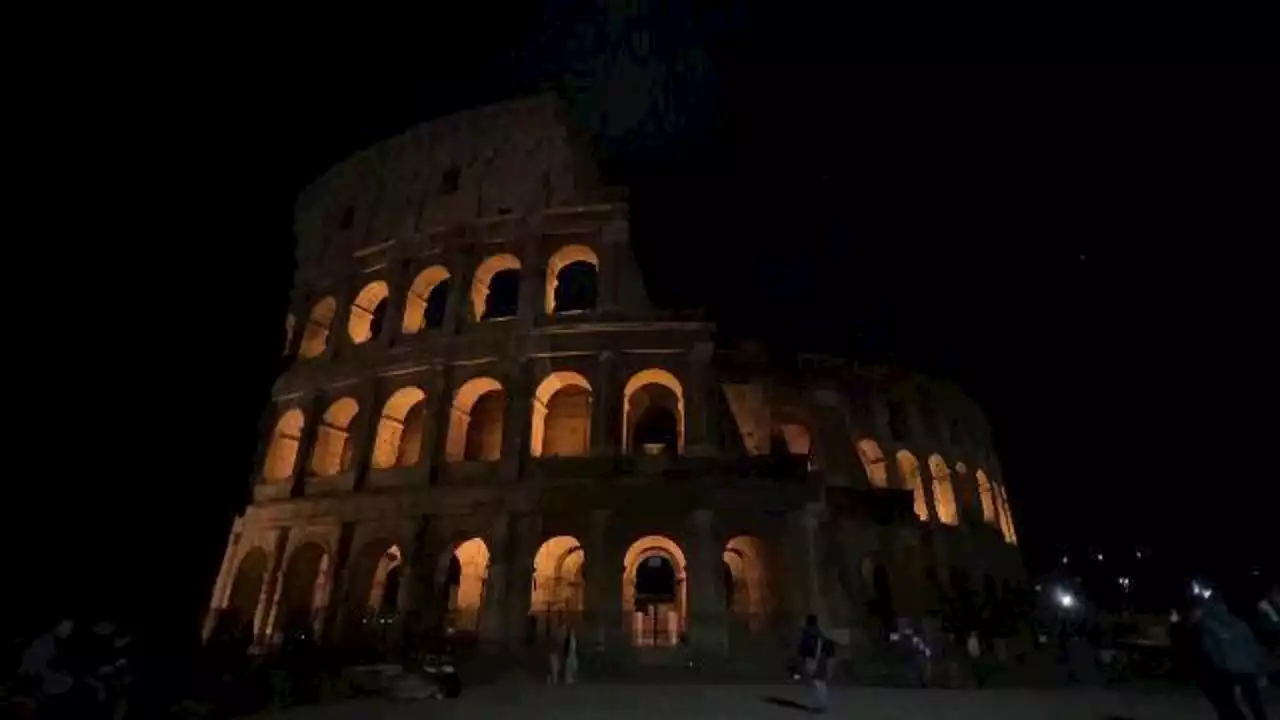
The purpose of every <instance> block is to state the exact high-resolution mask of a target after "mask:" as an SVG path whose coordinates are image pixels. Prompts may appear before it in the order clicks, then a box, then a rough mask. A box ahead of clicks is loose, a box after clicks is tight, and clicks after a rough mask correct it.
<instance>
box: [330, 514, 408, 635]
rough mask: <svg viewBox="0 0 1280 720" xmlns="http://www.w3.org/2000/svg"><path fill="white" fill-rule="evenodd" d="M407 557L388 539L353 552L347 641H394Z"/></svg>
mask: <svg viewBox="0 0 1280 720" xmlns="http://www.w3.org/2000/svg"><path fill="white" fill-rule="evenodd" d="M403 560H404V558H403V555H402V553H401V551H400V548H399V546H397V545H395V544H394V543H392V542H391V541H390V540H386V539H378V540H373V541H370V542H368V543H365V544H364V545H363V546H362V547H360V548H359V549H358V550H357V551H353V552H352V555H351V561H350V564H351V569H350V571H349V572H348V575H347V577H348V578H349V579H348V586H347V589H346V594H345V596H344V597H345V603H344V612H343V617H344V622H343V628H344V633H343V636H344V637H343V642H344V643H347V644H348V645H350V646H352V647H361V646H363V647H365V648H366V649H367V648H373V647H381V648H383V649H385V648H386V647H387V646H388V645H389V644H390V642H391V640H392V636H393V635H394V633H395V632H396V631H395V628H394V627H393V625H394V624H395V621H396V618H397V613H398V611H399V596H400V577H401V573H402V572H403V569H404V563H403Z"/></svg>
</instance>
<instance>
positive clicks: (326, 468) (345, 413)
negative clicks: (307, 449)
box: [311, 397, 360, 477]
mask: <svg viewBox="0 0 1280 720" xmlns="http://www.w3.org/2000/svg"><path fill="white" fill-rule="evenodd" d="M358 412H360V404H359V403H357V402H356V401H355V399H354V398H349V397H344V398H342V399H341V400H338V401H336V402H334V403H333V404H332V405H330V406H329V409H328V410H325V411H324V416H323V417H322V418H321V420H320V426H319V427H317V428H316V446H315V449H314V450H313V451H312V453H311V470H312V472H314V473H315V474H316V475H319V476H320V477H327V476H329V475H337V474H338V473H340V472H343V471H345V470H347V468H349V467H351V455H352V451H353V443H352V442H351V421H352V420H353V419H355V416H356V413H358Z"/></svg>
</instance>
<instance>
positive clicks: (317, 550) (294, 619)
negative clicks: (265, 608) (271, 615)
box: [276, 542, 329, 638]
mask: <svg viewBox="0 0 1280 720" xmlns="http://www.w3.org/2000/svg"><path fill="white" fill-rule="evenodd" d="M328 569H329V553H328V552H327V551H326V550H325V548H324V546H323V545H321V544H319V543H316V542H308V543H304V544H302V545H299V546H298V547H297V548H295V549H294V551H293V552H292V553H290V554H289V561H288V563H287V564H286V565H285V571H284V577H283V580H282V582H281V585H280V603H279V606H278V609H277V610H276V614H277V617H278V618H279V619H278V620H277V621H276V632H279V633H283V634H284V635H285V636H289V637H299V636H310V637H311V638H314V637H315V635H316V634H318V632H319V629H320V623H321V619H322V618H323V615H324V606H325V603H326V602H327V600H328V586H327V580H328Z"/></svg>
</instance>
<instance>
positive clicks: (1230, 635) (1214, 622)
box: [1191, 598, 1267, 720]
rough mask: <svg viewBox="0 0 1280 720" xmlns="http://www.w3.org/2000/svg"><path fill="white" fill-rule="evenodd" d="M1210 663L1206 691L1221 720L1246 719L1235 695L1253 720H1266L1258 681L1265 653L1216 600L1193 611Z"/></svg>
mask: <svg viewBox="0 0 1280 720" xmlns="http://www.w3.org/2000/svg"><path fill="white" fill-rule="evenodd" d="M1191 621H1192V623H1194V625H1195V628H1196V631H1197V633H1198V639H1199V641H1200V647H1201V648H1202V650H1203V651H1204V654H1205V658H1206V660H1207V661H1208V668H1207V669H1208V671H1209V677H1208V681H1207V682H1205V683H1204V685H1203V687H1204V690H1205V694H1206V695H1208V697H1209V702H1210V703H1212V704H1213V707H1214V709H1215V710H1216V711H1217V713H1218V717H1219V718H1221V720H1239V719H1243V718H1244V713H1242V712H1241V711H1240V706H1239V704H1238V703H1237V702H1236V692H1237V691H1239V693H1240V699H1242V700H1244V704H1245V705H1246V706H1247V707H1248V708H1249V713H1250V714H1251V715H1252V716H1253V720H1266V718H1267V711H1266V708H1264V707H1263V706H1262V692H1261V689H1260V687H1259V680H1260V678H1261V676H1262V668H1263V660H1262V649H1261V647H1259V645H1258V641H1257V640H1256V639H1255V638H1254V636H1253V631H1252V630H1250V629H1249V626H1248V625H1246V624H1245V622H1244V621H1243V620H1241V619H1240V618H1238V617H1236V616H1235V615H1232V614H1231V611H1230V610H1228V609H1227V606H1226V605H1225V604H1223V603H1222V601H1221V600H1218V599H1217V598H1206V599H1204V600H1203V602H1200V603H1199V604H1197V605H1196V606H1195V607H1194V608H1193V609H1192V611H1191Z"/></svg>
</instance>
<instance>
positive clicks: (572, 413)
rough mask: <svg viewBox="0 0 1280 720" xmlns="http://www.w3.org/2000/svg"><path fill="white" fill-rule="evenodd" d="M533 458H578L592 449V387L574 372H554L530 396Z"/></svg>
mask: <svg viewBox="0 0 1280 720" xmlns="http://www.w3.org/2000/svg"><path fill="white" fill-rule="evenodd" d="M529 439H530V443H529V453H530V454H531V455H533V457H581V456H584V455H586V454H587V453H588V452H589V451H590V449H591V384H590V383H588V382H587V379H586V378H584V377H582V376H581V375H579V374H578V373H575V372H569V371H563V370H562V371H557V372H553V373H551V374H550V375H548V376H547V377H546V379H544V380H543V381H542V382H541V383H540V384H539V385H538V389H537V390H535V391H534V393H533V413H532V421H531V428H530V433H529Z"/></svg>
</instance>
